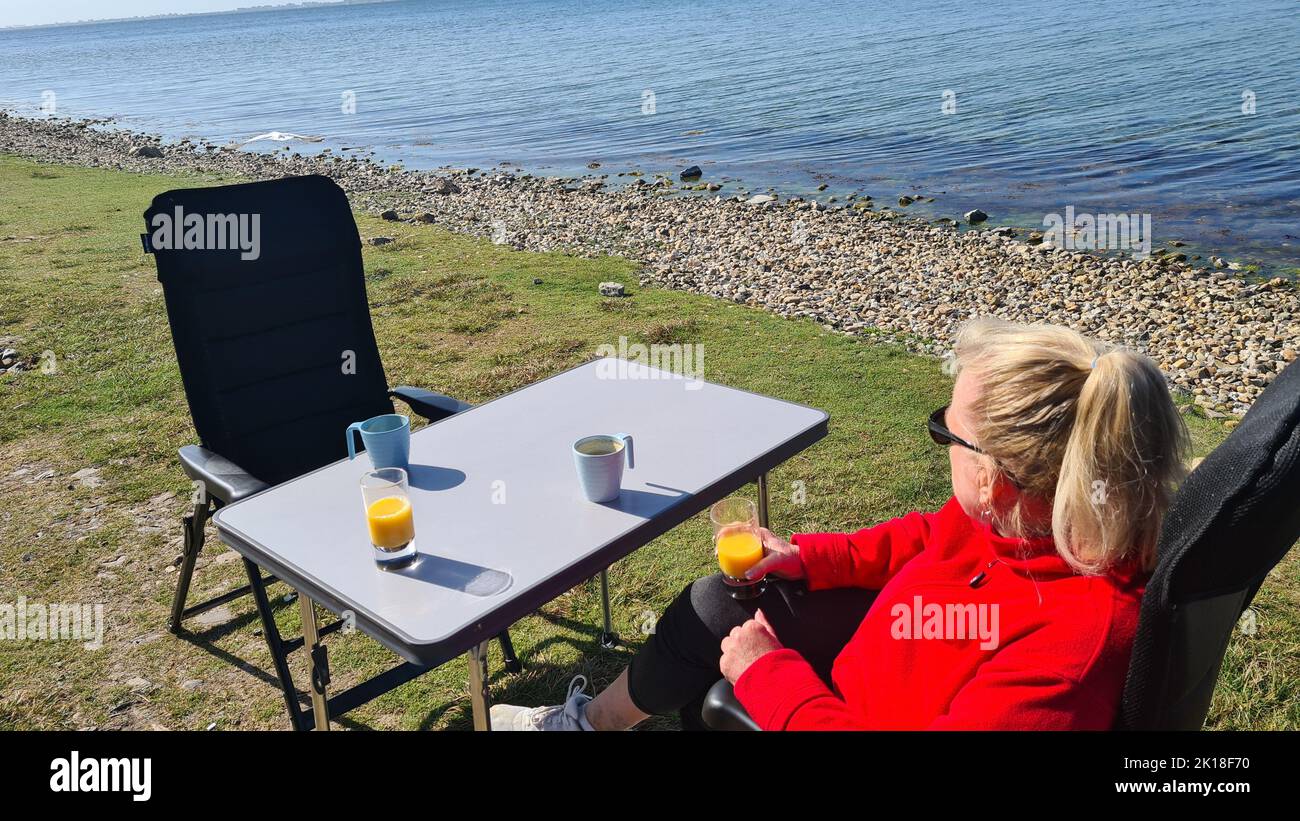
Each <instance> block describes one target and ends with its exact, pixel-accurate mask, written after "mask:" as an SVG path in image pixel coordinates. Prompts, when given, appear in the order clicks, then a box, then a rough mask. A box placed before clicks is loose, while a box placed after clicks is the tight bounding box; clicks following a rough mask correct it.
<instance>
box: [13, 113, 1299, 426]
mask: <svg viewBox="0 0 1300 821" xmlns="http://www.w3.org/2000/svg"><path fill="white" fill-rule="evenodd" d="M0 152H6V153H10V154H16V155H20V156H25V157H31V158H35V159H39V160H45V161H50V162H60V163H71V164H76V165H83V166H94V167H105V168H115V169H124V170H129V171H149V172H161V173H186V172H195V171H205V172H222V173H231V174H240V175H244V176H247V177H250V178H259V179H261V178H271V177H278V176H282V175H287V174H309V173H320V174H326V175H328V176H330V177H332V178H334V179H335V180H336V181H337V182H338V183H339V185H341V186H342V187H343V188H344V189H345V190H346V191H347V192H348V194H349V196H350V197H351V199H352V204H353V207H355V208H357V209H359V210H365V211H370V212H373V213H376V214H380V213H383V212H385V211H389V212H394V213H389V214H387V216H388V217H389V218H394V217H395V218H398V219H409V220H417V221H421V222H427V223H437V224H439V225H442V226H444V227H446V228H449V229H451V230H455V231H459V232H463V233H469V234H475V235H478V236H484V237H489V238H491V239H492V240H493V241H494V242H497V243H500V244H509V245H512V246H513V247H515V248H518V249H527V250H530V251H547V250H557V249H562V250H566V251H569V252H571V253H576V254H580V255H584V256H594V255H599V254H620V255H624V256H628V257H631V258H633V259H636V260H638V261H640V262H641V263H643V265H644V269H643V273H642V283H643V284H655V285H659V286H663V287H669V288H677V289H682V290H690V291H696V292H699V293H704V294H708V295H710V296H715V297H719V298H722V299H730V300H734V301H736V302H740V303H744V304H747V305H752V306H755V307H760V308H765V309H767V310H770V311H773V312H774V313H777V314H780V315H782V316H789V317H810V318H812V319H814V320H816V321H817V322H820V323H822V324H823V325H826V326H827V327H829V328H832V329H834V330H837V331H843V332H847V333H863V334H872V335H874V336H876V337H882V338H885V339H888V340H893V341H897V342H900V343H902V344H904V345H905V346H907V347H908V348H909V349H910V350H912V351H915V352H918V353H924V354H930V355H942V354H943V353H945V351H946V349H947V346H948V344H949V342H950V340H951V338H952V334H953V332H954V331H955V330H956V328H957V326H958V325H959V324H960V323H961V322H962V321H963V320H965V319H968V318H970V317H972V316H977V315H989V314H992V315H996V316H999V317H1003V318H1006V319H1012V320H1019V321H1047V322H1053V323H1058V324H1062V325H1068V326H1070V327H1073V328H1076V329H1078V330H1080V331H1082V332H1084V333H1086V334H1089V335H1092V336H1094V337H1096V338H1098V339H1102V340H1107V341H1110V342H1114V343H1123V344H1126V345H1130V346H1132V347H1135V348H1138V349H1140V350H1143V351H1145V352H1146V353H1147V354H1148V355H1150V356H1151V357H1152V358H1153V359H1155V361H1156V362H1157V363H1158V364H1159V365H1160V367H1161V368H1162V369H1163V370H1164V372H1165V373H1166V374H1167V375H1168V377H1169V381H1170V384H1171V385H1172V386H1173V387H1174V388H1176V389H1178V390H1181V391H1184V392H1186V393H1188V394H1190V395H1191V396H1192V398H1193V401H1195V403H1196V404H1198V405H1200V406H1202V407H1203V408H1205V409H1206V412H1207V413H1208V414H1209V415H1211V416H1214V415H1218V414H1237V415H1239V414H1241V413H1244V412H1245V410H1246V409H1247V408H1248V407H1249V405H1250V403H1251V402H1252V401H1253V400H1254V398H1255V397H1256V396H1258V395H1259V393H1260V392H1261V391H1262V390H1263V388H1264V386H1265V385H1267V384H1268V382H1269V381H1270V380H1271V379H1272V378H1273V376H1274V375H1275V374H1276V373H1277V372H1279V371H1280V370H1282V368H1284V367H1285V366H1286V365H1287V364H1288V363H1290V362H1291V361H1292V360H1294V359H1295V357H1296V350H1297V347H1298V346H1300V317H1298V308H1300V300H1298V299H1297V292H1296V290H1295V288H1294V287H1293V286H1292V284H1291V283H1290V282H1289V281H1288V280H1285V279H1282V278H1276V279H1273V280H1269V281H1249V280H1247V279H1244V278H1242V277H1239V276H1237V275H1234V274H1230V273H1228V272H1227V271H1223V270H1217V269H1212V268H1199V267H1194V266H1193V265H1191V264H1189V263H1187V262H1185V261H1181V260H1179V259H1178V258H1177V257H1178V256H1179V255H1178V254H1177V252H1176V251H1174V252H1172V253H1167V254H1164V255H1163V256H1155V255H1153V256H1152V257H1150V258H1148V259H1145V260H1141V261H1139V260H1135V259H1133V258H1131V257H1121V256H1116V255H1106V256H1102V255H1097V254H1093V253H1089V252H1083V251H1073V250H1066V249H1060V248H1052V247H1050V246H1048V245H1046V244H1043V243H1041V242H1039V243H1038V244H1031V242H1034V241H1036V240H1037V237H1036V236H1033V235H1031V236H1029V237H1026V238H1024V239H1022V238H1020V237H1019V236H1018V234H1021V233H1023V232H1019V231H1016V230H1014V229H1010V228H994V229H989V230H980V229H974V228H967V229H966V230H959V229H958V228H957V227H955V226H952V225H945V224H932V223H926V222H922V221H920V220H915V219H909V218H906V217H903V216H901V215H899V214H898V213H897V212H894V211H889V210H884V209H881V208H879V207H878V206H875V205H874V204H873V203H872V202H870V201H868V199H867V198H862V199H858V200H857V201H855V202H851V203H847V204H843V205H830V206H828V204H827V203H821V202H811V201H803V200H800V199H798V198H792V199H788V200H787V199H784V198H776V199H772V198H771V197H758V198H755V199H759V200H762V199H767V200H769V201H767V202H747V201H746V200H745V198H743V197H736V196H723V195H713V194H702V195H700V196H665V195H666V194H669V193H672V192H676V191H679V190H680V187H681V186H680V185H679V184H677V183H675V182H674V181H673V180H670V179H667V178H662V177H660V178H656V179H654V180H653V181H648V180H647V179H646V178H645V177H640V176H631V175H627V176H619V177H608V176H596V175H597V174H598V170H594V171H593V175H592V176H591V177H588V178H584V179H562V178H546V177H533V176H530V175H527V174H522V173H509V172H507V171H505V170H503V169H485V170H477V169H474V170H467V169H460V170H443V171H436V172H413V171H407V170H404V169H402V168H400V167H397V166H383V165H380V164H378V163H376V162H373V161H371V160H369V159H366V158H357V157H342V156H338V155H336V154H333V153H328V152H327V153H325V154H323V155H319V156H315V157H303V156H298V155H295V154H293V153H291V152H288V151H279V152H275V153H253V152H247V151H239V150H235V149H234V148H233V147H231V146H217V145H213V144H210V143H196V142H192V141H181V142H179V143H171V144H164V143H162V142H161V141H160V140H159V139H158V138H157V137H154V136H150V135H142V134H138V133H131V132H127V131H122V130H115V129H112V128H110V127H107V126H106V124H105V123H103V122H102V121H101V122H94V121H72V120H66V119H59V120H30V119H24V118H20V117H14V116H10V115H7V114H5V113H3V112H0Z"/></svg>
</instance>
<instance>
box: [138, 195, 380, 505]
mask: <svg viewBox="0 0 1300 821" xmlns="http://www.w3.org/2000/svg"><path fill="white" fill-rule="evenodd" d="M178 207H179V208H181V209H182V213H184V214H186V215H188V214H194V213H197V214H203V215H207V214H227V215H229V214H235V215H252V214H257V215H258V216H259V219H260V236H258V237H257V239H258V245H259V251H260V256H258V258H257V259H253V260H244V259H241V251H240V249H239V248H232V249H230V250H156V251H155V255H156V258H157V264H158V281H159V282H161V283H162V286H163V293H164V295H165V299H166V302H167V314H168V318H169V320H170V322H171V327H172V339H173V341H174V343H175V346H176V357H177V360H178V361H179V363H180V370H181V379H182V381H183V383H184V386H185V395H186V399H187V400H188V401H189V405H190V413H191V415H192V417H193V419H194V427H195V429H196V430H197V431H198V434H199V438H200V441H201V442H202V444H203V447H205V448H207V449H208V450H211V451H214V452H216V453H219V454H221V455H222V456H224V457H226V458H227V459H229V460H231V461H232V462H234V463H235V464H238V465H239V466H240V467H241V468H243V469H244V470H246V471H247V472H248V473H250V474H252V475H253V476H255V477H257V478H258V479H260V480H262V481H264V482H267V483H269V484H277V483H279V482H282V481H284V480H286V479H289V478H292V477H294V476H298V475H301V474H303V473H305V472H307V471H310V470H314V469H316V468H318V467H321V466H322V465H325V464H328V463H329V462H331V461H334V460H336V459H339V458H342V457H343V456H346V455H347V448H346V440H345V438H344V437H345V434H344V431H345V430H346V428H347V426H348V425H349V424H350V423H352V422H356V421H359V420H362V419H366V418H369V417H371V416H375V415H378V414H381V413H391V412H392V411H393V405H392V402H391V400H390V399H389V398H388V395H387V382H386V378H385V375H384V370H383V365H382V363H381V362H380V359H379V350H378V348H377V346H376V344H375V338H374V330H373V327H372V326H371V323H370V310H369V302H368V300H367V298H366V287H365V275H364V271H363V268H362V263H361V240H360V237H359V236H358V234H357V228H356V223H355V222H354V221H353V219H352V211H351V209H350V207H349V206H348V201H347V197H346V196H345V195H344V193H343V191H342V190H341V189H340V188H339V187H338V186H337V185H335V184H334V183H333V182H332V181H331V180H329V179H327V178H325V177H321V176H310V177H293V178H286V179H280V180H272V181H269V182H257V183H248V184H243V185H228V186H220V187H214V188H195V189H183V190H176V191H168V192H167V193H164V194H160V195H158V196H157V197H155V198H154V201H153V204H152V206H151V207H150V209H149V210H148V211H147V212H145V222H146V226H147V230H150V231H152V228H153V219H154V216H155V215H157V214H167V215H173V214H174V213H175V209H176V208H178ZM345 365H346V366H347V367H345Z"/></svg>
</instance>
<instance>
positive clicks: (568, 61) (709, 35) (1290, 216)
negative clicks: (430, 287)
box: [0, 0, 1300, 268]
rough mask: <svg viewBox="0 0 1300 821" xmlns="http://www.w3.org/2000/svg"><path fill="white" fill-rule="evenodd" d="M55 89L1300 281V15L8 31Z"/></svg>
mask: <svg viewBox="0 0 1300 821" xmlns="http://www.w3.org/2000/svg"><path fill="white" fill-rule="evenodd" d="M46 92H53V95H54V96H53V97H52V98H51V97H49V96H48V95H46ZM48 100H53V101H54V103H55V105H56V106H57V112H58V113H59V114H61V115H74V116H112V117H116V118H117V120H118V123H119V124H120V125H123V126H126V127H132V128H139V129H144V130H149V131H156V132H161V133H163V134H165V135H167V136H169V137H181V136H192V137H205V138H209V139H215V140H219V141H226V140H244V139H247V138H249V137H251V136H253V135H256V134H260V133H264V132H267V131H272V130H278V131H282V132H285V131H287V132H294V133H297V134H303V135H313V136H320V137H323V138H324V141H323V142H320V143H316V144H294V148H295V150H300V151H315V150H320V149H321V148H324V147H326V146H331V147H334V148H335V149H336V150H338V149H342V148H345V147H346V148H352V149H356V148H358V147H362V148H364V149H366V150H373V151H374V152H375V155H376V156H377V157H378V158H381V159H386V160H400V161H403V162H404V163H405V164H406V165H408V166H410V167H434V166H439V165H475V166H480V167H487V166H491V165H496V164H498V163H501V162H503V161H506V162H509V163H512V164H516V165H518V166H521V167H523V168H525V169H527V170H529V171H533V172H538V173H548V174H563V175H576V174H579V173H586V172H587V168H586V167H587V164H588V163H591V162H599V163H601V164H602V167H601V171H602V172H606V171H612V172H618V171H621V170H629V169H633V168H639V169H642V170H644V171H646V172H655V171H661V172H674V173H675V172H676V171H678V170H680V169H681V168H683V167H685V166H686V165H689V164H698V165H701V166H702V167H703V168H704V170H705V177H706V179H711V180H718V181H726V182H727V187H726V188H725V189H724V192H725V191H731V190H737V189H740V188H745V189H747V190H763V189H765V188H767V187H769V186H773V187H776V188H778V189H779V190H781V191H784V192H787V193H805V194H807V193H816V188H817V186H818V185H820V184H822V183H825V184H827V186H828V187H827V189H826V190H825V191H824V192H822V193H821V194H820V195H819V196H822V197H828V196H830V195H832V194H835V195H839V196H840V198H841V199H843V196H844V195H845V194H848V193H850V192H853V191H861V192H865V193H869V194H872V195H873V196H874V197H875V198H876V199H877V200H878V201H879V202H881V203H885V202H891V201H892V200H894V198H896V197H897V196H898V195H899V194H903V193H909V194H914V193H921V194H926V195H930V196H934V197H935V198H936V201H935V202H934V203H932V204H920V205H914V206H912V209H911V210H914V211H918V212H919V213H922V214H927V215H933V216H940V215H946V216H958V215H960V214H961V212H963V211H965V210H967V209H968V208H971V207H976V206H978V207H980V208H983V209H984V210H985V211H987V212H989V213H990V214H991V215H992V217H993V220H994V221H995V222H1006V223H1019V224H1024V225H1041V224H1042V220H1043V217H1044V215H1045V214H1048V213H1064V209H1065V207H1066V206H1071V205H1072V206H1074V208H1075V210H1076V212H1082V213H1098V212H1107V213H1130V214H1140V213H1149V214H1152V215H1153V223H1154V233H1155V238H1156V240H1157V241H1158V242H1159V241H1166V240H1169V239H1182V240H1184V241H1187V242H1189V243H1190V244H1191V246H1190V249H1191V250H1194V251H1195V252H1199V253H1219V254H1224V255H1227V256H1229V257H1234V258H1241V259H1244V260H1245V261H1258V262H1262V263H1264V264H1265V266H1279V267H1284V268H1293V267H1296V266H1300V240H1297V235H1300V6H1297V4H1296V3H1295V0H1237V2H1232V3H1222V2H1195V0H1176V1H1175V0H1157V1H1156V2H1149V3H1134V2H1131V0H1124V1H1123V2H1109V0H1103V2H1093V3H1073V4H1061V3H1055V2H1043V3H998V4H977V3H970V2H957V1H956V0H918V1H917V2H899V1H898V0H893V2H776V1H775V0H746V1H745V2H741V1H740V0H737V1H736V2H723V1H722V0H690V2H685V1H684V0H658V1H655V0H635V1H633V0H629V1H628V2H615V1H614V0H610V2H591V3H588V2H577V0H532V2H528V1H527V0H510V1H507V0H404V1H403V2H392V3H384V4H377V5H352V6H338V7H324V8H308V9H294V10H284V11H271V12H259V13H232V14H221V15H209V16H200V17H179V18H170V19H160V20H142V21H135V22H122V23H108V24H99V25H82V26H66V27H58V28H45V29H32V30H11V31H0V106H5V107H9V108H14V109H17V110H19V111H22V112H25V113H38V112H39V109H40V106H41V105H42V103H43V102H44V101H48ZM349 102H351V103H352V105H349ZM1251 112H1253V113H1251ZM279 147H280V146H279V145H276V144H274V143H258V144H254V145H253V146H250V150H275V149H278V148H279Z"/></svg>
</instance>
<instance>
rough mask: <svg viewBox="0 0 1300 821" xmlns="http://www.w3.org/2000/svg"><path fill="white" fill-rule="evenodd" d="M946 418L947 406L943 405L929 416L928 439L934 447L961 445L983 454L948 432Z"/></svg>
mask: <svg viewBox="0 0 1300 821" xmlns="http://www.w3.org/2000/svg"><path fill="white" fill-rule="evenodd" d="M947 417H948V406H947V405H944V406H943V407H942V408H939V409H938V410H937V411H935V412H934V413H932V414H930V422H929V425H928V427H929V428H930V438H931V439H933V440H934V443H935V444H936V445H945V446H946V445H961V446H962V447H964V448H970V449H971V450H973V451H975V452H976V453H983V452H984V451H982V450H980V449H979V448H977V447H975V446H974V445H972V444H971V443H970V442H967V441H966V440H965V439H963V438H961V437H960V436H958V435H957V434H955V433H953V432H952V431H950V430H948V425H947V421H948V419H947Z"/></svg>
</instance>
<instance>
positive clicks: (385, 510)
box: [366, 496, 415, 550]
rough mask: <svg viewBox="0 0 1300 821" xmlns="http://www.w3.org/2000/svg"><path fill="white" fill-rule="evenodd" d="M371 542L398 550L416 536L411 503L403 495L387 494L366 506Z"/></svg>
mask: <svg viewBox="0 0 1300 821" xmlns="http://www.w3.org/2000/svg"><path fill="white" fill-rule="evenodd" d="M366 524H368V525H369V526H370V543H371V544H373V545H374V546H375V547H379V548H383V549H384V550H396V549H398V548H399V547H402V546H404V545H406V544H407V543H408V542H410V541H411V540H412V539H414V538H415V520H414V519H413V518H412V516H411V503H410V501H409V500H407V499H406V498H405V497H403V496H385V497H384V498H382V499H376V500H375V501H374V502H372V503H371V504H370V506H369V507H367V508H366Z"/></svg>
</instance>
